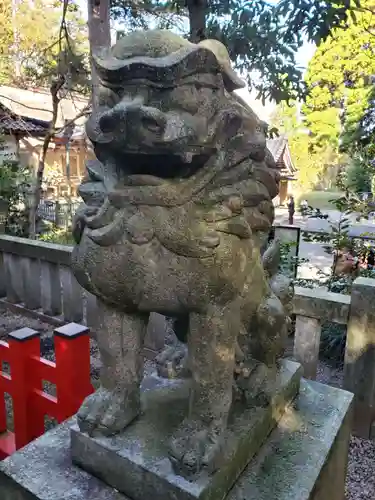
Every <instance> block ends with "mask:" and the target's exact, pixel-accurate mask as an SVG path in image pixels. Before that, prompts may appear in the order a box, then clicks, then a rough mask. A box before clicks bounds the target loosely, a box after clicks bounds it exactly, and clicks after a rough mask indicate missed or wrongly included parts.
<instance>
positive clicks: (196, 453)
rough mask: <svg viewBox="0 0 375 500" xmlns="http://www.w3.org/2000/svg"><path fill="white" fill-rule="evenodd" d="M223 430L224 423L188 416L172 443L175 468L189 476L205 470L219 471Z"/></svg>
mask: <svg viewBox="0 0 375 500" xmlns="http://www.w3.org/2000/svg"><path fill="white" fill-rule="evenodd" d="M222 434H223V425H215V424H211V425H207V424H205V423H204V422H202V421H200V420H190V419H185V420H184V421H183V422H182V424H181V426H180V427H179V428H178V429H177V431H176V432H175V433H174V435H173V436H172V438H171V440H170V443H169V453H170V459H171V461H172V464H173V466H174V469H175V472H176V473H177V474H181V475H182V476H185V477H187V478H189V479H192V478H194V477H195V476H197V475H198V474H199V473H200V472H202V471H203V470H206V471H207V472H208V473H209V474H211V473H213V472H215V471H216V470H217V469H218V468H219V467H220V459H221V458H222V442H223V439H222Z"/></svg>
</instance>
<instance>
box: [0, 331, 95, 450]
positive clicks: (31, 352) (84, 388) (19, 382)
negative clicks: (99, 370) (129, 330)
mask: <svg viewBox="0 0 375 500" xmlns="http://www.w3.org/2000/svg"><path fill="white" fill-rule="evenodd" d="M54 346H55V359H56V361H55V362H51V361H48V360H46V359H44V358H42V357H40V334H39V333H38V332H36V331H35V330H32V329H31V328H22V329H21V330H17V331H15V332H12V333H10V334H9V337H8V341H7V342H4V341H0V362H1V365H2V370H1V372H0V432H1V434H0V459H3V458H6V457H7V456H9V455H11V454H12V453H14V451H16V450H18V449H19V448H22V447H23V446H25V445H26V444H27V443H29V442H30V441H32V440H33V439H35V438H37V437H39V436H41V435H42V434H43V433H44V432H45V420H44V419H45V416H49V417H52V418H54V419H56V421H57V422H59V423H61V422H63V421H64V420H66V419H67V418H68V417H71V416H72V415H74V414H75V413H76V412H77V410H78V408H79V407H80V405H81V403H82V401H83V400H84V398H85V397H86V396H88V395H89V394H91V393H92V392H93V387H92V385H91V382H90V339H89V331H88V328H87V327H85V326H81V325H78V324H75V323H70V324H68V325H65V326H63V327H60V328H57V329H56V330H55V332H54ZM4 364H6V365H8V367H9V369H8V370H5V369H4ZM43 381H48V382H50V383H51V384H54V385H55V386H56V396H52V395H51V394H48V393H47V392H45V391H44V390H43ZM5 394H9V395H10V397H11V399H12V407H13V431H12V432H10V431H9V430H8V429H7V410H6V399H5Z"/></svg>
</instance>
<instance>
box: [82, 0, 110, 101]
mask: <svg viewBox="0 0 375 500" xmlns="http://www.w3.org/2000/svg"><path fill="white" fill-rule="evenodd" d="M109 6H110V0H88V2H87V16H88V27H89V42H90V54H91V55H92V54H93V53H94V52H96V51H97V50H99V49H101V48H106V47H110V46H111V29H110V22H109V21H110V17H109V14H110V9H109ZM91 81H92V105H93V107H96V106H97V105H98V93H97V88H98V79H97V75H96V72H95V68H94V65H93V64H92V59H91Z"/></svg>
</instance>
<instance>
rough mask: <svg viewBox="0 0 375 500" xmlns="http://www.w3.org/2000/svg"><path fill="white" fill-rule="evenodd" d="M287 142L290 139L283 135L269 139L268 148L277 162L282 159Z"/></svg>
mask: <svg viewBox="0 0 375 500" xmlns="http://www.w3.org/2000/svg"><path fill="white" fill-rule="evenodd" d="M287 143H288V139H287V138H286V137H285V136H283V135H280V136H279V137H276V138H275V139H267V148H268V149H269V151H270V153H271V154H272V156H273V159H274V160H275V162H276V163H277V162H278V161H280V160H281V156H282V154H283V152H284V148H285V146H286V145H287Z"/></svg>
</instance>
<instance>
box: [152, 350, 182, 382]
mask: <svg viewBox="0 0 375 500" xmlns="http://www.w3.org/2000/svg"><path fill="white" fill-rule="evenodd" d="M155 361H156V367H157V372H158V375H159V377H163V378H169V379H171V378H186V377H188V376H189V375H190V372H189V369H188V366H187V361H188V350H187V346H186V345H185V344H183V343H182V342H177V343H176V344H174V345H172V346H168V347H166V348H165V349H164V350H163V351H162V352H161V353H160V354H159V355H158V356H157V357H156V359H155Z"/></svg>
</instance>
